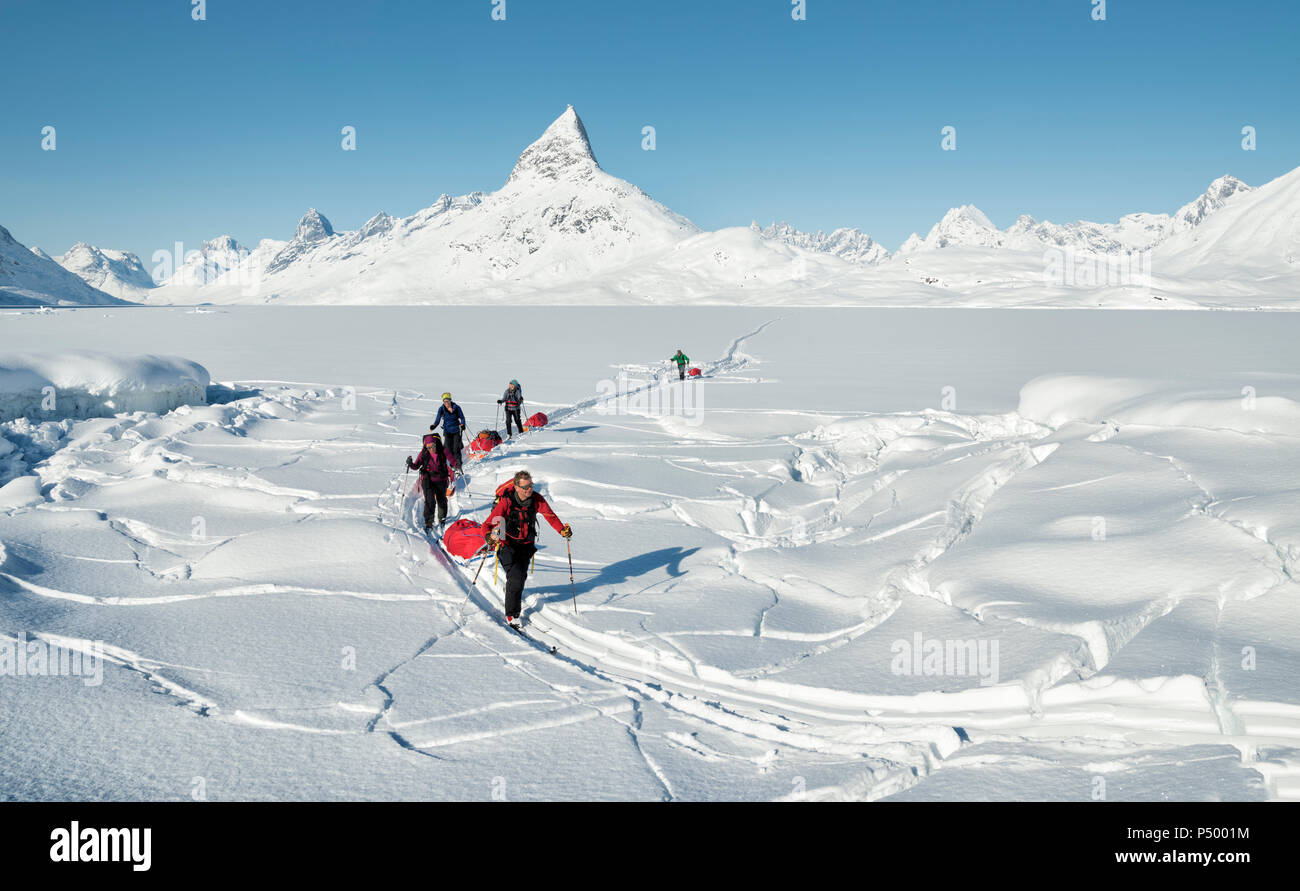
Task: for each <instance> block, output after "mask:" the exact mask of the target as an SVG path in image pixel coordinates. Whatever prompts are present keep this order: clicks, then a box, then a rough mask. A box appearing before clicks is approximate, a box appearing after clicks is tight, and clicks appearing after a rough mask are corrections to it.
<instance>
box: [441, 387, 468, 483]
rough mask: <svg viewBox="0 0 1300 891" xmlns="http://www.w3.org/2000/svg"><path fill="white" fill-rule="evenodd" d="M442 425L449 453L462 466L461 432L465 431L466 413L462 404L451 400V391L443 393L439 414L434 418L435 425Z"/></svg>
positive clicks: (458, 465)
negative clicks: (461, 407) (462, 408)
mask: <svg viewBox="0 0 1300 891" xmlns="http://www.w3.org/2000/svg"><path fill="white" fill-rule="evenodd" d="M439 424H441V425H442V435H443V439H444V440H445V441H446V446H447V454H448V455H450V456H451V458H452V463H453V464H455V465H456V466H457V467H460V450H461V446H462V443H461V434H463V433H464V432H465V413H464V412H463V411H461V410H460V406H459V405H457V404H456V403H454V402H452V401H451V394H450V393H443V394H442V405H440V406H438V416H437V417H436V418H434V419H433V426H434V427H437V426H438V425H439Z"/></svg>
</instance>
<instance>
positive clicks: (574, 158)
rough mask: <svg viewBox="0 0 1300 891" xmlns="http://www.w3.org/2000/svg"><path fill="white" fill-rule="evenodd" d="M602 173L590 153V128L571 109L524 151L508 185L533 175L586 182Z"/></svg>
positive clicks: (594, 157)
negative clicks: (597, 173) (592, 175)
mask: <svg viewBox="0 0 1300 891" xmlns="http://www.w3.org/2000/svg"><path fill="white" fill-rule="evenodd" d="M599 169H600V165H599V164H598V163H596V156H595V154H594V153H593V152H592V150H591V140H589V139H588V138H587V128H586V127H584V126H582V118H580V117H578V113H577V112H576V111H574V109H573V106H572V105H570V106H569V107H568V108H566V109H565V110H564V114H562V115H560V116H559V117H558V118H556V119H555V120H554V122H552V124H551V126H549V127H547V128H546V131H545V132H544V133H542V135H541V137H540V138H538V140H537V141H536V142H534V143H533V144H532V145H530V146H528V148H526V149H524V152H523V154H522V155H520V156H519V160H518V161H517V162H516V163H515V169H514V170H513V171H511V173H510V179H509V180H508V182H514V181H515V180H517V179H519V178H520V177H524V176H530V175H531V176H537V177H541V178H544V179H559V178H560V177H562V176H563V177H566V178H568V177H576V178H581V179H585V178H587V177H589V176H590V175H591V173H592V172H593V171H595V170H599Z"/></svg>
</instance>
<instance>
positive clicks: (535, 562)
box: [528, 551, 537, 575]
mask: <svg viewBox="0 0 1300 891" xmlns="http://www.w3.org/2000/svg"><path fill="white" fill-rule="evenodd" d="M536 567H537V552H536V551H533V562H532V563H530V564H529V565H528V574H529V575H532V574H533V570H534V569H535V568H536Z"/></svg>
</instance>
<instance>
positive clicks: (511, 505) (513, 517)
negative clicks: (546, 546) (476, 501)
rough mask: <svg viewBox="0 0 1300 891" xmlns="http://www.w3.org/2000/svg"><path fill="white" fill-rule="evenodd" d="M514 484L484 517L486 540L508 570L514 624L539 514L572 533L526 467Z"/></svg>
mask: <svg viewBox="0 0 1300 891" xmlns="http://www.w3.org/2000/svg"><path fill="white" fill-rule="evenodd" d="M513 482H514V487H513V488H512V489H510V490H507V491H505V492H502V493H501V497H499V498H498V499H497V502H496V504H495V505H494V506H493V507H492V512H491V513H489V514H488V515H487V519H485V520H484V521H483V528H484V530H486V535H487V542H488V545H489V547H492V548H493V549H494V550H496V552H497V559H498V560H500V561H501V566H502V568H503V569H505V571H506V621H507V622H509V623H510V624H512V625H513V624H514V622H515V619H517V618H518V617H519V612H520V607H521V606H522V604H523V593H524V578H525V577H526V576H527V575H528V561H529V560H531V559H532V557H533V554H535V553H537V545H536V544H535V541H536V539H537V515H538V514H539V513H540V514H541V515H542V516H543V517H545V518H546V522H548V523H550V524H551V528H553V529H554V530H555V531H556V532H558V533H560V535H561V536H563V537H564V538H571V537H573V530H572V529H570V528H569V524H568V523H561V522H560V518H559V517H557V516H556V515H555V511H553V510H551V506H550V505H549V504H547V503H546V499H545V498H543V497H542V494H541V493H540V492H534V491H533V478H532V476H531V475H530V474H529V473H528V471H526V470H521V471H519V472H518V473H516V474H515V477H514V480H513Z"/></svg>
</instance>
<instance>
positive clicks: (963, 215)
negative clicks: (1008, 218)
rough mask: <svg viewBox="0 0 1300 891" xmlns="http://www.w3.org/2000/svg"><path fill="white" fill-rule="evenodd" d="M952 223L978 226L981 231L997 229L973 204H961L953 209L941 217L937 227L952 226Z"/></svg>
mask: <svg viewBox="0 0 1300 891" xmlns="http://www.w3.org/2000/svg"><path fill="white" fill-rule="evenodd" d="M954 223H968V224H973V225H975V226H978V227H979V228H981V229H996V228H997V227H996V226H994V225H993V223H992V222H990V221H989V218H988V217H986V216H984V211H982V210H980V209H979V208H978V207H976V206H975V205H974V204H963V205H961V206H960V207H954V208H952V209H951V210H949V211H948V212H947V213H946V214H944V215H943V219H942V220H940V221H939V225H940V226H943V225H944V224H948V225H952V224H954Z"/></svg>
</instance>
